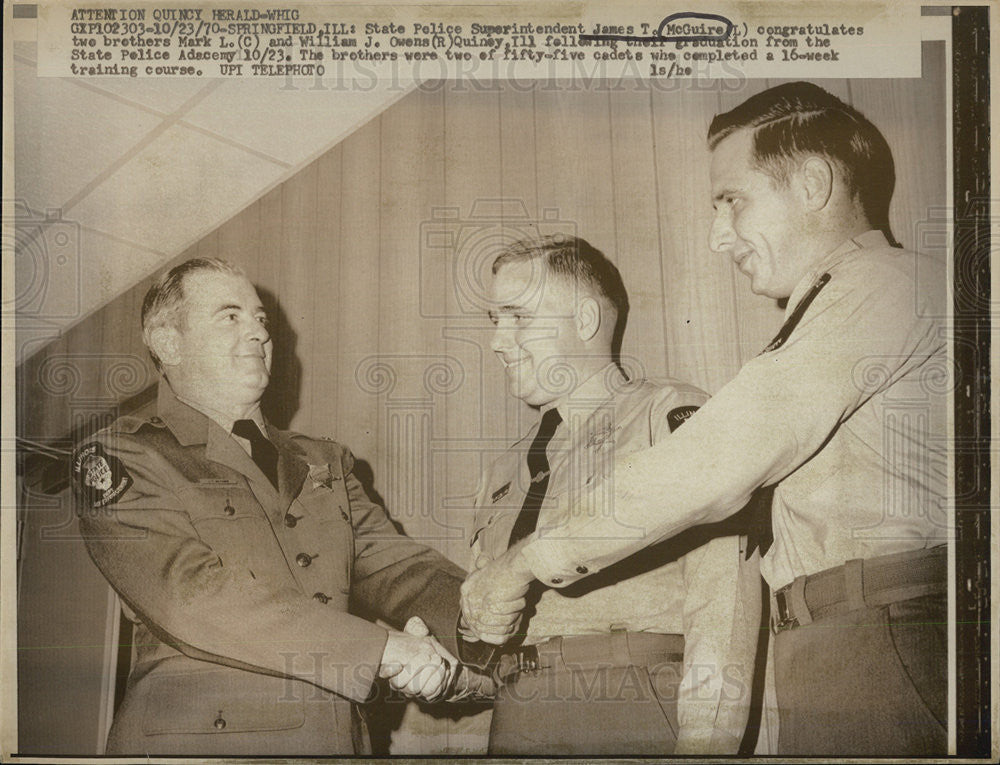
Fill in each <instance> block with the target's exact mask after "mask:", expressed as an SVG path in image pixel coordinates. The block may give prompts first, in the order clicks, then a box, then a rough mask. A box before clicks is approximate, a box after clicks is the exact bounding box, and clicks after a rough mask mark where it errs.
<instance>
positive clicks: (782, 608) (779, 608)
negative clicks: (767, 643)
mask: <svg viewBox="0 0 1000 765" xmlns="http://www.w3.org/2000/svg"><path fill="white" fill-rule="evenodd" d="M774 610H775V613H773V614H771V632H773V633H774V634H775V635H777V634H778V633H779V632H784V631H785V630H790V629H792V628H793V627H798V626H799V620H798V619H796V618H795V617H794V616H792V615H791V614H790V613H789V612H788V598H787V597H786V588H782V589H780V590H778V591H777V592H776V593H774Z"/></svg>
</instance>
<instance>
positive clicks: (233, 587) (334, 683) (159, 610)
mask: <svg viewBox="0 0 1000 765" xmlns="http://www.w3.org/2000/svg"><path fill="white" fill-rule="evenodd" d="M143 512H144V511H137V512H134V513H132V514H131V515H133V516H135V515H141V514H143ZM145 512H146V513H147V514H148V516H155V513H149V512H148V511H145ZM112 515H114V513H109V514H106V515H104V516H100V517H98V518H96V519H90V520H82V521H81V530H82V532H83V534H84V537H85V539H86V541H87V546H88V550H89V551H90V554H91V557H92V558H93V560H94V562H95V563H96V564H97V566H98V568H99V569H100V570H101V572H102V573H103V574H104V576H105V577H106V578H107V580H108V581H109V582H110V584H111V585H112V587H113V588H114V589H115V590H116V591H117V592H118V593H119V594H120V595H121V596H122V598H123V599H124V600H125V602H126V603H128V604H129V606H130V607H131V608H132V609H133V610H134V611H135V612H136V613H137V614H138V615H139V616H140V618H142V620H143V621H144V622H146V623H147V624H148V625H149V626H150V628H152V629H153V630H154V631H155V632H156V633H157V634H159V635H161V636H162V637H163V639H165V640H166V641H167V642H169V643H171V644H172V645H174V647H176V648H177V650H179V651H181V652H182V653H187V654H189V655H192V656H194V657H195V658H198V659H202V660H208V661H214V662H217V663H220V664H225V665H228V666H239V667H241V668H253V669H257V670H259V671H267V672H269V673H275V674H281V675H288V676H293V677H297V678H299V679H302V680H305V681H307V682H311V683H314V684H316V685H319V686H322V687H324V688H326V689H327V690H330V691H333V692H335V693H338V694H340V695H343V696H346V697H348V698H351V699H353V700H356V701H363V700H364V699H366V698H367V697H368V696H369V695H370V692H371V686H372V683H373V682H374V680H375V678H376V676H377V672H378V667H379V662H380V658H381V655H382V651H383V649H384V644H385V640H386V631H385V630H384V629H383V628H381V627H379V626H377V625H375V624H373V623H371V622H369V621H366V620H364V619H361V618H358V617H355V616H351V615H350V614H348V613H345V612H343V611H334V610H332V609H331V608H329V607H328V606H326V605H324V604H321V603H319V602H317V601H316V600H314V599H313V598H312V597H311V595H308V594H305V593H302V592H300V591H298V590H297V589H295V588H293V587H290V586H289V587H281V586H276V585H275V584H274V583H265V582H263V581H261V580H260V579H253V578H251V577H250V576H246V577H245V579H244V578H238V577H237V576H236V574H235V573H234V572H232V571H230V570H227V569H225V567H223V566H222V564H221V562H220V561H219V559H218V558H217V556H215V555H214V554H213V553H212V551H211V550H210V549H209V548H207V547H205V546H204V545H203V544H202V543H200V542H199V541H198V540H197V539H196V538H191V537H188V538H185V537H177V536H174V535H167V534H163V533H161V531H160V530H158V529H157V528H156V527H155V526H154V525H147V526H145V527H142V526H138V525H135V524H129V525H128V526H123V525H122V524H119V523H116V522H115V521H114V519H113V518H112ZM137 531H141V532H142V534H143V538H142V539H135V535H136V532H137ZM130 538H131V540H132V541H127V540H129V539H130Z"/></svg>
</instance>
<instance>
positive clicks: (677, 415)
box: [667, 406, 698, 433]
mask: <svg viewBox="0 0 1000 765" xmlns="http://www.w3.org/2000/svg"><path fill="white" fill-rule="evenodd" d="M697 411H698V407H696V406H678V407H676V408H674V409H671V410H670V411H669V412H667V425H669V426H670V432H671V433H673V432H674V431H675V430H677V428H679V427H680V426H681V425H683V424H684V423H685V422H687V420H688V418H689V417H691V415H692V414H694V413H695V412H697Z"/></svg>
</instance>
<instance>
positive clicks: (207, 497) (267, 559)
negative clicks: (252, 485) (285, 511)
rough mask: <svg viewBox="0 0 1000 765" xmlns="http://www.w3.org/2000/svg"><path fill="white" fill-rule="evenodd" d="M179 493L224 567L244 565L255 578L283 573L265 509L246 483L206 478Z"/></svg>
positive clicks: (202, 535)
mask: <svg viewBox="0 0 1000 765" xmlns="http://www.w3.org/2000/svg"><path fill="white" fill-rule="evenodd" d="M178 494H179V496H180V498H181V501H182V502H183V503H184V506H185V508H186V509H187V511H188V515H189V517H190V518H191V522H192V524H193V525H194V527H195V530H196V531H197V532H198V536H199V537H200V538H201V540H202V541H203V542H204V543H205V544H207V545H208V546H209V547H211V548H212V550H213V551H214V552H215V553H216V555H218V556H219V559H220V560H221V561H222V565H223V566H224V567H226V568H234V569H244V570H246V571H247V572H248V575H249V576H251V577H252V578H258V577H260V576H267V575H271V576H282V572H284V571H285V566H284V563H283V562H281V565H280V566H279V565H276V561H275V558H276V556H280V548H279V545H278V541H277V539H276V538H275V536H274V531H273V530H272V529H271V524H270V522H269V521H268V519H267V516H266V515H265V513H264V509H263V508H262V507H261V506H260V503H259V502H258V501H257V498H256V497H255V496H254V495H253V493H252V492H251V491H250V489H249V488H248V487H247V486H246V485H243V484H240V483H239V482H237V481H225V480H217V481H204V482H199V483H193V484H191V485H189V486H187V487H185V488H183V489H181V490H180V491H179V492H178ZM279 560H280V558H279ZM284 577H287V573H285V574H284Z"/></svg>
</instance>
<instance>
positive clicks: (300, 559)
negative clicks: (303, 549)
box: [295, 553, 313, 568]
mask: <svg viewBox="0 0 1000 765" xmlns="http://www.w3.org/2000/svg"><path fill="white" fill-rule="evenodd" d="M295 562H296V563H298V564H299V565H300V566H301V567H302V568H305V567H306V566H308V565H309V564H310V563H312V562H313V559H312V556H311V555H306V554H305V553H299V554H298V555H296V556H295Z"/></svg>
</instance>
